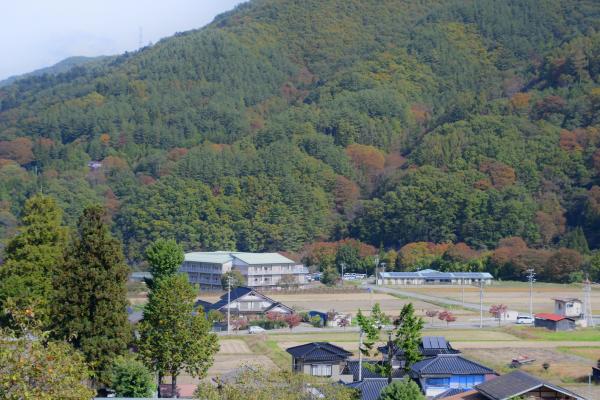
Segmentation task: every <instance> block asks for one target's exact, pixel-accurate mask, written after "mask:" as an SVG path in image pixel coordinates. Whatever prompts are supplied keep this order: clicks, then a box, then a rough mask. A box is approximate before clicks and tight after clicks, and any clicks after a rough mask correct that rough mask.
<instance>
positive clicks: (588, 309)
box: [583, 276, 594, 327]
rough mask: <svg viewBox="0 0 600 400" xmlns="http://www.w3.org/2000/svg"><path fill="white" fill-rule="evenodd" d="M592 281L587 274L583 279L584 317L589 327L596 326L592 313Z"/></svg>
mask: <svg viewBox="0 0 600 400" xmlns="http://www.w3.org/2000/svg"><path fill="white" fill-rule="evenodd" d="M591 294H592V282H590V280H589V278H588V277H587V276H586V277H585V280H584V281H583V318H584V319H585V321H586V322H587V326H588V327H593V326H594V316H593V315H592V300H591V297H592V296H591Z"/></svg>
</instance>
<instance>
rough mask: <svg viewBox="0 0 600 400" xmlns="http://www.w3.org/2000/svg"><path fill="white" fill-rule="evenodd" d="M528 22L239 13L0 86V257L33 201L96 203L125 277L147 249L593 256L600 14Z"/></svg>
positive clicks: (326, 9) (287, 7) (582, 9)
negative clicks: (511, 250) (164, 244)
mask: <svg viewBox="0 0 600 400" xmlns="http://www.w3.org/2000/svg"><path fill="white" fill-rule="evenodd" d="M541 4H542V6H540V3H539V2H536V1H532V0H527V1H520V2H514V1H513V2H497V1H492V0H483V1H480V2H477V3H473V2H467V3H465V2H461V1H438V0H435V1H430V2H426V3H423V2H411V1H406V0H387V1H381V2H374V1H359V0H345V1H341V0H336V1H331V2H319V1H316V0H310V1H308V0H307V1H304V2H301V3H298V2H283V3H280V2H278V1H275V0H265V1H254V2H249V3H248V4H245V5H244V6H243V7H239V8H237V9H236V10H234V11H232V12H229V13H225V14H223V15H221V16H219V17H218V18H217V19H216V20H215V21H214V23H212V24H210V25H209V26H207V27H205V28H203V29H198V30H194V31H190V32H186V33H181V34H177V35H175V36H174V37H172V38H167V39H165V40H162V41H160V42H159V43H157V44H155V45H153V46H149V47H147V48H144V49H143V50H142V51H139V52H135V53H128V54H123V55H120V56H115V57H109V58H107V59H104V60H97V61H91V62H90V63H86V64H85V65H84V66H79V67H77V68H74V69H72V70H69V71H67V72H65V73H62V74H58V75H51V76H44V77H30V78H26V79H22V80H19V81H18V82H16V83H14V84H12V85H7V86H3V87H2V88H0V239H6V238H8V237H10V236H11V235H12V234H13V232H14V231H13V229H14V224H15V216H18V215H20V214H21V211H22V209H23V204H24V201H25V199H26V198H27V197H28V195H29V194H30V193H32V192H34V191H36V190H39V188H41V189H42V190H43V191H44V193H50V194H52V195H53V196H55V197H56V198H57V201H58V203H59V204H60V205H61V206H62V207H63V208H64V210H65V222H66V223H67V224H69V225H71V226H75V225H76V223H77V220H76V219H77V218H76V217H77V216H78V215H79V214H81V212H82V210H83V208H84V207H85V206H86V205H88V204H96V203H103V204H104V205H105V206H106V207H107V208H108V210H109V215H110V216H111V217H113V222H114V225H113V226H112V228H113V229H114V232H115V234H116V235H118V236H119V237H121V238H122V240H123V242H124V246H125V252H126V256H127V259H128V261H130V262H132V263H135V264H137V263H140V262H142V260H143V251H144V249H145V248H146V247H147V246H148V244H149V243H151V242H152V241H154V240H156V239H158V238H160V237H170V238H174V239H175V240H177V241H178V242H179V243H181V244H182V245H183V246H184V248H186V249H188V248H189V249H191V248H199V249H203V250H215V249H220V250H234V249H237V250H248V251H268V250H273V251H279V250H292V251H297V250H298V249H300V248H302V247H303V246H304V245H305V244H306V243H311V242H315V241H324V240H339V239H342V238H346V237H352V238H358V239H361V240H362V241H365V242H367V243H368V244H370V245H373V246H375V247H379V246H380V245H381V244H383V246H384V248H386V249H393V250H398V249H400V248H401V247H403V246H405V245H408V244H410V243H418V242H426V241H427V242H432V243H438V244H439V243H446V242H450V241H452V242H454V243H456V242H464V243H465V244H466V245H468V246H469V247H471V248H472V249H474V250H477V251H479V250H491V249H493V248H495V247H496V245H497V243H498V241H499V240H501V239H503V238H506V237H511V236H520V237H522V238H523V239H524V240H525V241H526V243H527V245H528V246H529V247H530V248H531V249H532V250H539V252H538V253H533V252H527V254H528V255H533V254H536V255H540V254H541V253H540V252H541V251H545V250H548V251H554V250H551V249H556V248H558V247H561V246H562V247H571V246H573V244H572V242H571V244H567V242H568V241H567V240H565V239H569V240H570V236H572V235H571V233H572V232H578V229H577V228H578V227H581V229H582V230H583V233H584V236H585V240H586V241H587V243H588V246H589V247H590V250H591V251H593V250H595V249H598V248H599V247H600V236H599V235H598V233H597V232H599V231H600V230H599V229H598V226H599V223H600V222H599V221H600V218H598V215H600V213H598V212H597V211H598V210H597V208H598V207H596V203H597V201H596V200H597V199H595V197H598V196H597V193H596V191H597V190H596V189H595V188H597V187H598V185H599V183H600V181H599V178H600V177H599V174H598V171H599V168H598V165H599V163H598V159H599V156H598V154H600V153H599V150H598V147H599V146H600V134H599V132H600V130H599V129H600V126H599V123H600V119H599V117H598V115H600V112H599V111H600V108H599V107H600V91H599V90H600V89H599V88H598V77H599V68H598V67H597V65H598V64H599V63H598V60H600V55H599V54H600V47H599V46H598V44H597V43H598V42H599V40H598V32H597V26H598V4H596V2H589V1H583V0H575V1H567V0H558V1H554V2H553V1H546V0H544V1H542V3H541ZM90 161H98V162H99V163H100V164H101V167H98V168H96V167H92V166H88V162H90ZM91 165H93V164H91ZM549 199H552V200H551V201H550V200H549ZM550 203H552V204H550ZM577 241H578V242H580V243H583V241H582V240H581V237H579V238H578V239H577ZM542 249H544V250H542ZM442 261H444V262H450V263H452V264H453V265H454V266H457V265H459V264H457V263H456V262H455V261H451V260H447V259H443V260H442ZM472 267H475V266H474V265H473V266H472Z"/></svg>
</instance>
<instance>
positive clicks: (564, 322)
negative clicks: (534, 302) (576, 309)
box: [534, 313, 576, 331]
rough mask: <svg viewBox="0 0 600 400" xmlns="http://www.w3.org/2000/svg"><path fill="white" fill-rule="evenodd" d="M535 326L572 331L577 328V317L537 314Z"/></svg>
mask: <svg viewBox="0 0 600 400" xmlns="http://www.w3.org/2000/svg"><path fill="white" fill-rule="evenodd" d="M534 326H535V327H536V328H546V329H550V330H551V331H570V330H573V329H575V326H576V325H575V319H574V318H570V317H565V316H563V315H558V314H550V313H541V314H535V321H534Z"/></svg>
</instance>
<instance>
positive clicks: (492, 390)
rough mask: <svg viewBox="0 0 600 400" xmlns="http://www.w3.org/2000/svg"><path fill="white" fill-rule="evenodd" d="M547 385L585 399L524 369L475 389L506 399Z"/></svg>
mask: <svg viewBox="0 0 600 400" xmlns="http://www.w3.org/2000/svg"><path fill="white" fill-rule="evenodd" d="M542 386H545V387H547V388H549V389H552V390H555V391H557V392H559V393H562V394H565V395H568V396H571V397H573V398H574V399H577V400H585V398H584V397H581V396H579V395H578V394H576V393H573V392H571V391H569V390H567V389H564V388H562V387H560V386H557V385H554V384H551V383H548V382H545V381H543V380H541V379H539V378H537V377H535V376H533V375H530V374H528V373H526V372H523V371H514V372H511V373H510V374H506V375H502V376H499V377H497V378H495V379H492V380H489V381H487V382H484V383H480V384H479V385H477V386H475V389H476V390H477V391H479V392H480V393H482V394H483V395H485V396H486V397H488V398H489V399H492V400H505V399H511V398H513V397H516V396H520V395H522V394H525V393H527V392H530V391H532V390H535V389H537V388H539V387H542Z"/></svg>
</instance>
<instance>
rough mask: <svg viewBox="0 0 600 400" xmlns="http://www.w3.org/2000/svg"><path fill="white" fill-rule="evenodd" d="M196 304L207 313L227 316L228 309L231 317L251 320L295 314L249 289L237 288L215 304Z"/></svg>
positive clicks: (289, 308) (281, 304) (279, 303)
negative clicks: (273, 315) (267, 316)
mask: <svg viewBox="0 0 600 400" xmlns="http://www.w3.org/2000/svg"><path fill="white" fill-rule="evenodd" d="M196 304H197V305H201V306H202V307H203V308H204V311H206V312H207V313H208V312H209V311H210V310H217V311H220V312H222V313H223V314H226V313H227V309H229V311H230V313H231V315H234V316H237V317H239V316H244V317H248V318H249V319H252V318H258V317H261V316H262V315H264V314H266V313H268V312H275V313H280V314H293V313H294V310H293V309H292V308H291V307H288V306H286V305H285V304H283V303H281V302H279V301H276V300H273V299H271V298H270V297H267V296H265V295H264V294H262V293H259V292H258V291H256V290H255V289H251V288H248V287H238V288H235V289H233V290H232V291H231V293H230V294H228V293H225V294H224V295H223V296H221V298H220V299H219V301H217V302H216V303H214V304H210V303H207V302H205V301H198V302H197V303H196Z"/></svg>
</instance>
